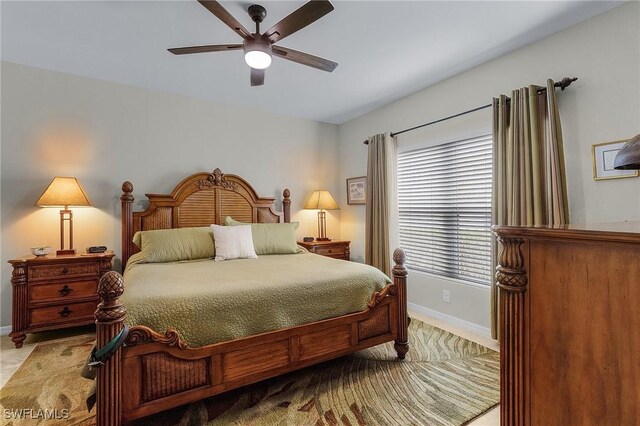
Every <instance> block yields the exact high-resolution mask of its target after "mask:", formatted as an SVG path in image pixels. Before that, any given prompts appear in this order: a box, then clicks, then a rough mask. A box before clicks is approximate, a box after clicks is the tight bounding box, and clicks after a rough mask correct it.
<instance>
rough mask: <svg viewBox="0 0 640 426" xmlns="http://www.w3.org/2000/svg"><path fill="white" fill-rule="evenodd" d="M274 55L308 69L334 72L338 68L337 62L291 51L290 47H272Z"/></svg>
mask: <svg viewBox="0 0 640 426" xmlns="http://www.w3.org/2000/svg"><path fill="white" fill-rule="evenodd" d="M272 49H273V54H274V55H275V56H277V57H279V58H282V59H288V60H290V61H293V62H297V63H299V64H302V65H306V66H308V67H313V68H317V69H319V70H322V71H327V72H332V71H333V70H335V69H336V67H337V66H338V63H337V62H333V61H330V60H328V59H324V58H321V57H319V56H314V55H310V54H309V53H304V52H300V51H297V50H293V49H289V48H288V47H281V46H272Z"/></svg>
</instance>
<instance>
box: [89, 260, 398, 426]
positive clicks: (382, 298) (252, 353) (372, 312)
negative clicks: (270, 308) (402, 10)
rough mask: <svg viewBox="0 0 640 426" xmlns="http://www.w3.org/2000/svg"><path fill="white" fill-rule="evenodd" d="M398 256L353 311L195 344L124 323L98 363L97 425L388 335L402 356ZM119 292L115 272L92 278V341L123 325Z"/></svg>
mask: <svg viewBox="0 0 640 426" xmlns="http://www.w3.org/2000/svg"><path fill="white" fill-rule="evenodd" d="M404 260H405V256H404V252H403V251H402V250H401V249H397V250H396V251H395V252H394V261H395V266H394V268H393V283H392V284H389V285H388V286H386V287H385V288H384V289H382V290H381V291H380V292H377V293H375V294H374V295H373V296H372V298H371V301H370V303H369V306H368V308H367V309H366V310H364V311H362V312H357V313H354V314H349V315H344V316H341V317H336V318H331V319H327V320H323V321H317V322H314V323H310V324H304V325H300V326H296V327H290V328H286V329H282V330H276V331H272V332H268V333H263V334H259V335H255V336H249V337H244V338H240V339H236V340H232V341H228V342H221V343H216V344H213V345H207V346H203V347H199V348H189V347H188V346H187V345H186V343H185V342H184V341H182V340H181V339H180V336H179V335H178V333H177V332H176V331H175V330H168V331H167V332H166V333H164V334H161V333H157V332H156V331H154V330H151V329H149V328H147V327H144V326H136V327H131V329H130V331H129V335H128V337H127V339H126V346H125V347H123V348H120V349H119V350H118V351H117V352H116V354H115V355H114V356H113V357H112V358H110V359H109V360H108V361H106V363H105V365H103V366H101V367H100V368H99V372H98V376H97V381H98V383H97V411H96V422H97V425H98V426H103V425H105V426H106V425H109V426H112V425H120V424H121V423H122V422H126V421H130V420H134V419H137V418H140V417H144V416H148V415H151V414H154V413H157V412H160V411H163V410H167V409H170V408H173V407H177V406H179V405H183V404H186V403H190V402H193V401H197V400H200V399H202V398H206V397H209V396H212V395H216V394H219V393H222V392H225V391H228V390H230V389H234V388H238V387H241V386H244V385H247V384H250V383H255V382H258V381H260V380H264V379H266V378H269V377H273V376H277V375H280V374H283V373H287V372H290V371H293V370H297V369H300V368H303V367H307V366H310V365H313V364H316V363H319V362H322V361H326V360H329V359H332V358H336V357H340V356H343V355H346V354H349V353H352V352H356V351H359V350H362V349H365V348H368V347H371V346H375V345H378V344H381V343H385V342H389V341H392V340H395V349H396V351H397V353H398V358H400V359H404V356H405V354H406V353H407V351H408V349H409V345H408V342H407V334H408V330H407V327H408V317H407V295H406V275H407V272H406V269H405V267H404ZM123 291H124V280H123V278H122V276H121V275H120V274H118V273H117V272H109V273H107V274H106V275H105V276H104V277H103V278H102V279H101V281H100V286H99V291H98V293H99V295H100V298H101V303H100V305H99V306H98V310H97V311H96V328H97V334H98V345H99V346H101V345H104V344H105V343H107V342H108V341H109V340H111V339H112V338H113V337H115V336H116V335H117V334H118V333H119V332H120V330H121V329H122V327H123V320H124V317H125V308H124V307H123V306H122V304H121V303H120V302H119V301H118V298H119V297H120V296H121V295H122V293H123Z"/></svg>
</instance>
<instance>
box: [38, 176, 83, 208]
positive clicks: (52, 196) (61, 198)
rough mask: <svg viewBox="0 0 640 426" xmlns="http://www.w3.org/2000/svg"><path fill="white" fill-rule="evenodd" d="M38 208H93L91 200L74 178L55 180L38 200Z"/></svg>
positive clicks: (57, 178)
mask: <svg viewBox="0 0 640 426" xmlns="http://www.w3.org/2000/svg"><path fill="white" fill-rule="evenodd" d="M36 206H39V207H61V206H75V207H84V206H91V200H89V197H88V196H87V194H86V192H84V189H83V188H82V185H80V182H78V179H76V178H74V177H59V176H56V177H54V178H53V180H52V181H51V183H50V184H49V186H48V187H47V189H46V190H45V191H44V193H43V194H42V195H41V196H40V198H38V201H37V202H36Z"/></svg>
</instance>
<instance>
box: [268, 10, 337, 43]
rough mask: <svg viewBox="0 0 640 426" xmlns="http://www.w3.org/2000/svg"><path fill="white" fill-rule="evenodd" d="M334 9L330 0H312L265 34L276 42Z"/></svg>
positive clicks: (272, 41) (271, 40)
mask: <svg viewBox="0 0 640 426" xmlns="http://www.w3.org/2000/svg"><path fill="white" fill-rule="evenodd" d="M332 10H333V5H332V4H331V2H330V1H329V0H311V1H310V2H308V3H306V4H304V5H303V6H302V7H300V8H299V9H297V10H295V11H294V12H292V13H291V14H290V15H288V16H286V17H285V18H283V19H282V20H281V21H280V22H278V23H277V24H275V25H274V26H273V27H271V28H270V29H268V30H267V31H266V32H265V33H264V36H265V37H266V38H268V39H269V41H270V42H271V43H275V42H276V41H278V40H282V39H283V38H285V37H288V36H290V35H291V34H293V33H295V32H296V31H298V30H300V29H302V28H304V27H306V26H307V25H309V24H312V23H313V22H315V21H317V20H318V19H320V18H322V17H323V16H324V15H326V14H327V13H329V12H331V11H332Z"/></svg>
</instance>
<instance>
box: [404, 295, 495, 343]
mask: <svg viewBox="0 0 640 426" xmlns="http://www.w3.org/2000/svg"><path fill="white" fill-rule="evenodd" d="M407 305H408V308H409V313H411V311H414V312H416V313H418V314H422V315H426V316H428V317H431V318H435V319H437V320H439V321H442V322H446V323H448V324H451V325H455V326H456V327H460V328H464V329H465V330H467V331H470V332H472V333H476V334H479V335H481V336H485V337H491V329H489V328H488V327H483V326H481V325H478V324H476V323H473V322H470V321H465V320H463V319H460V318H457V317H454V316H452V315H448V314H443V313H442V312H438V311H435V310H433V309H429V308H425V307H424V306H421V305H418V304H415V303H411V302H409V303H407Z"/></svg>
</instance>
